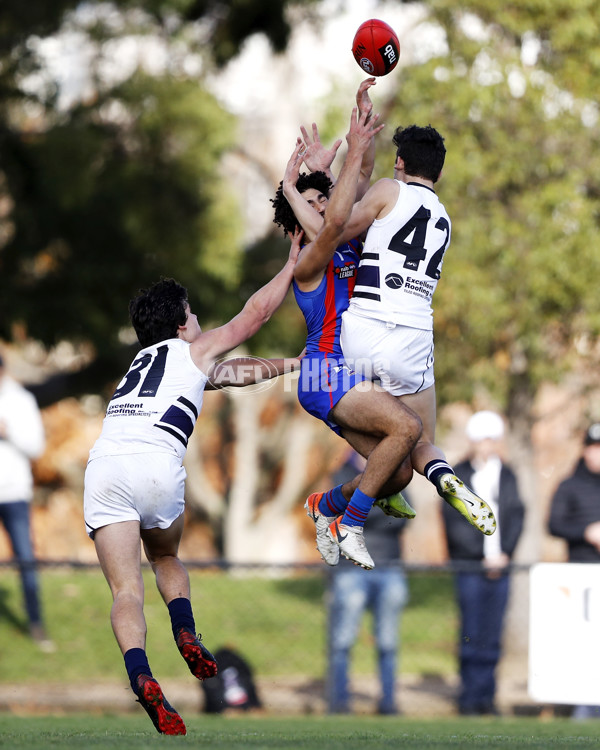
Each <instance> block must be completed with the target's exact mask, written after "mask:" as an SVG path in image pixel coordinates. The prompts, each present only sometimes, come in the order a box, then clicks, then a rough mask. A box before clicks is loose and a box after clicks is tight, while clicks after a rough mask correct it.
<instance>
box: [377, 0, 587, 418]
mask: <svg viewBox="0 0 600 750" xmlns="http://www.w3.org/2000/svg"><path fill="white" fill-rule="evenodd" d="M577 5H580V6H581V8H580V9H579V10H580V11H581V13H582V16H584V17H585V18H587V23H588V25H590V26H591V27H596V28H597V25H598V23H599V22H600V9H599V8H598V7H597V6H596V5H594V4H592V3H588V2H586V0H581V2H579V3H577ZM492 6H494V8H492ZM562 6H564V7H562ZM550 8H552V11H550ZM569 8H570V11H569V13H570V14H572V15H577V12H574V11H573V8H572V3H570V4H569ZM431 10H432V14H433V17H434V18H435V19H436V20H437V22H438V23H439V24H441V25H442V26H443V28H444V30H445V32H446V37H447V39H448V43H449V50H450V51H449V54H448V55H447V56H444V57H439V58H435V59H432V60H430V61H429V62H428V63H426V64H424V65H420V66H415V67H410V68H406V69H404V70H403V71H402V80H401V88H400V90H399V92H398V96H397V98H396V100H395V106H394V109H393V111H392V113H391V114H390V115H389V116H388V120H389V121H390V122H392V123H393V124H394V125H395V124H403V125H407V124H410V122H418V123H425V124H426V123H428V122H430V123H431V124H433V125H434V126H436V127H437V128H438V129H439V130H440V132H442V134H443V135H444V136H445V138H446V145H447V148H448V155H447V161H446V166H445V169H444V173H443V179H442V180H441V181H440V183H439V186H438V192H439V193H440V195H441V197H442V200H443V201H444V203H445V204H446V207H447V208H448V211H449V213H450V216H451V217H452V218H453V239H452V244H451V246H450V249H449V251H448V253H447V256H446V258H445V260H444V267H443V274H442V280H441V283H440V285H439V288H438V291H437V292H436V297H435V300H434V307H435V310H436V313H435V317H436V324H435V325H436V354H437V357H436V381H437V383H438V390H439V393H440V396H441V398H442V400H443V401H449V400H455V399H460V398H466V399H471V398H473V395H474V393H475V392H476V390H477V388H481V387H482V386H483V387H484V388H485V389H486V391H487V392H488V393H491V394H492V395H493V396H494V397H495V399H496V400H497V402H498V403H499V405H501V406H503V407H505V408H507V409H508V411H509V413H511V414H512V415H513V416H515V412H516V410H517V409H519V408H521V407H522V406H523V404H524V403H527V404H528V405H530V404H531V400H532V398H533V395H534V393H535V391H536V388H537V387H538V386H539V384H540V383H541V382H542V381H544V380H547V379H551V378H556V377H557V376H560V375H561V374H564V372H565V371H567V370H571V369H573V368H574V366H575V364H576V362H577V359H578V357H577V353H576V346H577V345H579V346H580V345H581V341H582V337H588V338H591V339H593V338H594V337H595V336H597V334H598V331H599V330H600V300H599V299H598V296H597V294H596V290H595V282H594V279H595V278H596V277H597V275H598V273H599V272H600V255H599V254H598V251H597V247H598V244H599V241H600V229H599V226H598V209H599V205H598V196H599V195H600V192H599V188H600V178H599V177H598V175H599V167H600V164H599V160H600V156H599V150H598V146H599V143H598V140H599V136H598V128H597V122H596V121H595V119H594V117H595V116H594V102H591V101H589V100H588V99H587V98H586V96H587V95H589V94H590V93H591V92H592V91H593V90H596V87H595V86H594V87H593V88H592V85H591V81H590V80H589V79H588V80H587V81H586V82H585V84H583V83H582V82H580V81H577V80H575V79H571V78H570V77H569V76H566V75H564V72H565V71H566V70H567V69H570V70H573V69H575V67H576V66H577V64H578V63H577V61H580V62H581V61H585V60H587V61H588V62H589V65H587V66H582V67H585V70H586V72H587V73H589V75H590V76H592V77H593V80H594V81H595V82H596V84H597V83H598V81H599V80H600V70H597V69H596V67H595V63H593V60H594V59H595V56H596V54H597V52H598V46H597V42H596V38H597V37H596V36H594V37H593V38H591V37H589V36H588V35H586V34H583V35H577V33H576V30H575V28H572V29H571V31H570V32H569V33H567V32H566V30H565V29H564V28H559V27H560V19H561V13H564V12H566V3H562V4H561V3H546V2H541V1H539V2H537V1H532V2H526V3H521V4H519V5H517V6H510V7H508V6H507V7H506V8H505V9H500V10H498V7H497V4H492V3H489V2H487V1H486V0H480V1H479V2H478V1H477V0H473V1H472V2H468V3H466V4H462V5H461V8H460V10H459V9H457V8H456V5H455V4H450V3H448V2H446V0H434V1H433V2H432V3H431ZM549 13H550V14H551V15H552V19H551V22H549V17H548V15H549ZM468 14H473V15H471V16H468ZM473 16H476V17H478V18H479V22H476V21H475V20H474V17H473ZM574 25H575V26H576V27H577V28H580V26H581V24H580V23H579V22H577V23H574ZM580 31H581V29H580ZM532 39H537V40H538V41H539V43H540V55H539V57H538V59H537V60H535V61H534V62H527V61H526V59H525V56H524V48H525V45H526V44H531V43H532ZM576 39H577V40H578V43H576V42H575V40H576ZM586 39H587V46H586V48H583V47H582V46H578V45H582V44H583V43H584V41H585V40H586ZM569 40H570V41H569ZM399 83H400V79H399ZM407 118H408V119H407ZM409 120H410V122H409ZM391 156H392V155H391V153H388V154H386V155H385V159H386V160H387V173H388V174H389V166H390V164H391ZM580 348H581V347H580Z"/></svg>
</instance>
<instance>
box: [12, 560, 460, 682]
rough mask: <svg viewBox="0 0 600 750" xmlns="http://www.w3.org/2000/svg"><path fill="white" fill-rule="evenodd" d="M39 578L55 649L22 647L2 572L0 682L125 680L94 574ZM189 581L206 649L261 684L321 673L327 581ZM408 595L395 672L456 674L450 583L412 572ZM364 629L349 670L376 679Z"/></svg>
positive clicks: (155, 645) (157, 657) (166, 673)
mask: <svg viewBox="0 0 600 750" xmlns="http://www.w3.org/2000/svg"><path fill="white" fill-rule="evenodd" d="M40 577H41V586H42V598H43V607H44V612H45V618H46V623H47V627H48V631H49V633H50V635H51V637H52V638H53V640H54V641H55V642H56V644H57V646H58V650H57V652H56V653H54V654H49V655H44V657H43V658H42V659H40V658H39V655H38V653H37V652H36V650H35V649H31V648H30V647H29V646H30V641H29V638H28V636H27V634H26V631H25V622H24V617H23V614H22V611H23V610H22V604H21V591H20V584H19V579H18V576H17V574H16V572H15V571H14V570H12V569H11V568H4V569H2V571H1V572H0V642H1V643H10V644H11V648H10V649H5V648H2V649H0V682H4V683H7V682H27V681H35V680H38V679H48V680H53V681H83V680H85V679H87V678H88V677H95V678H100V679H104V680H107V681H109V680H114V679H115V678H116V679H123V665H122V660H121V657H120V655H119V652H118V649H117V646H116V643H115V641H114V637H113V634H112V630H111V627H110V622H109V611H110V606H111V597H110V592H109V590H108V586H107V585H106V582H105V581H104V578H103V576H102V574H101V572H100V570H99V568H98V569H96V568H91V569H71V568H44V569H42V571H41V576H40ZM190 577H191V582H192V598H193V604H194V610H195V614H196V623H197V626H198V629H199V630H200V631H201V632H202V634H203V636H204V640H205V642H206V644H207V645H208V647H209V648H211V649H217V648H218V647H220V646H223V645H230V646H234V647H236V648H237V649H239V650H240V651H241V652H242V653H243V654H245V655H246V656H247V657H248V658H249V661H250V662H251V664H252V666H253V667H254V668H255V670H256V673H257V674H258V675H261V676H265V677H266V676H277V675H305V676H307V677H311V678H316V679H318V678H321V677H322V676H323V674H324V670H325V652H326V613H325V606H324V589H325V576H324V574H323V572H322V571H321V570H320V569H318V570H316V571H314V572H312V571H308V572H303V573H302V574H298V573H290V574H288V575H286V577H279V578H273V577H259V576H257V575H256V574H249V573H247V572H246V573H245V574H244V575H240V574H239V573H238V574H234V573H230V574H227V573H221V572H218V571H202V570H192V571H191V573H190ZM145 583H146V608H145V611H146V617H147V621H148V645H147V650H148V654H149V658H150V662H151V664H152V666H153V669H154V670H155V671H156V673H157V674H160V675H161V678H163V679H164V678H168V677H177V676H180V675H181V664H180V662H179V660H178V659H174V658H173V654H174V651H173V649H174V645H173V643H172V639H171V637H170V622H169V618H168V613H167V610H166V607H165V606H164V604H163V602H162V600H161V598H160V596H159V594H158V592H157V590H156V586H155V585H154V579H153V577H152V575H151V573H150V572H149V571H148V572H147V573H145ZM410 590H411V598H410V603H409V605H408V607H407V608H406V610H405V613H404V617H403V620H402V647H401V667H402V672H404V673H406V674H423V673H430V674H431V673H437V674H442V675H444V674H446V675H447V674H454V673H455V671H456V662H455V657H454V653H455V644H456V607H455V602H454V593H453V590H452V582H451V579H450V577H449V576H448V575H444V574H441V575H440V574H435V575H432V574H429V573H418V574H414V575H413V576H412V577H411V583H410ZM369 628H370V624H369V621H368V619H367V621H366V623H365V624H364V625H363V628H362V631H361V634H360V637H359V640H358V642H357V644H356V646H355V648H354V651H353V669H354V670H356V671H357V672H358V673H360V674H375V672H376V666H375V660H374V649H373V648H372V637H371V635H370V630H369ZM307 653H310V655H311V658H310V659H307V658H306V654H307Z"/></svg>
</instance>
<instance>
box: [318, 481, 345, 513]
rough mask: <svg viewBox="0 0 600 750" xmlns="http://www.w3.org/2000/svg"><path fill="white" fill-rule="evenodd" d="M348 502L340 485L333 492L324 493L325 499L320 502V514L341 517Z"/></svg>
mask: <svg viewBox="0 0 600 750" xmlns="http://www.w3.org/2000/svg"><path fill="white" fill-rule="evenodd" d="M347 505H348V501H347V500H346V498H345V497H344V495H343V493H342V485H341V484H338V486H337V487H334V488H333V489H331V490H328V491H327V492H324V493H323V497H322V498H321V499H320V500H319V506H318V507H319V513H322V514H323V515H324V516H339V515H340V513H343V512H344V511H345V510H346V506H347Z"/></svg>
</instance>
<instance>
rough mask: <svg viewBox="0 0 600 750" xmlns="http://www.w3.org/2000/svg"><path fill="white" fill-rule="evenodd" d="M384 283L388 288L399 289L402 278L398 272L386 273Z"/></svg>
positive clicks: (402, 282) (402, 281) (401, 284)
mask: <svg viewBox="0 0 600 750" xmlns="http://www.w3.org/2000/svg"><path fill="white" fill-rule="evenodd" d="M385 285H386V286H389V288H390V289H401V288H402V287H403V286H404V279H403V278H402V276H400V274H399V273H388V275H387V276H386V277H385Z"/></svg>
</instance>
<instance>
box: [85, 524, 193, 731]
mask: <svg viewBox="0 0 600 750" xmlns="http://www.w3.org/2000/svg"><path fill="white" fill-rule="evenodd" d="M94 543H95V545H96V552H97V554H98V560H99V561H100V567H101V568H102V572H103V573H104V576H105V577H106V580H107V582H108V585H109V587H110V590H111V592H112V596H113V605H112V608H111V613H110V619H111V624H112V628H113V632H114V634H115V638H116V639H117V643H118V644H119V648H120V649H121V652H122V654H123V656H124V658H125V666H126V667H127V671H128V674H129V677H130V683H131V689H132V690H133V692H134V693H135V695H136V696H137V698H138V701H139V703H140V704H141V706H142V707H143V708H144V710H145V711H146V713H147V714H148V716H149V717H150V719H151V720H152V723H153V724H154V726H155V727H156V731H157V732H159V733H160V734H168V735H181V734H185V733H186V729H185V724H184V722H183V720H182V718H181V716H179V714H178V713H177V711H176V710H175V709H174V708H173V706H171V704H170V703H169V702H168V701H167V699H166V698H165V696H164V694H163V692H162V690H161V687H160V685H159V684H158V682H157V681H156V680H155V679H154V677H153V676H152V672H151V670H150V666H149V664H148V660H147V658H146V654H145V651H146V620H145V617H144V581H143V578H142V570H141V552H140V524H139V521H122V522H121V523H114V524H109V525H108V526H103V527H102V528H100V529H98V530H97V531H96V533H95V535H94Z"/></svg>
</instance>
